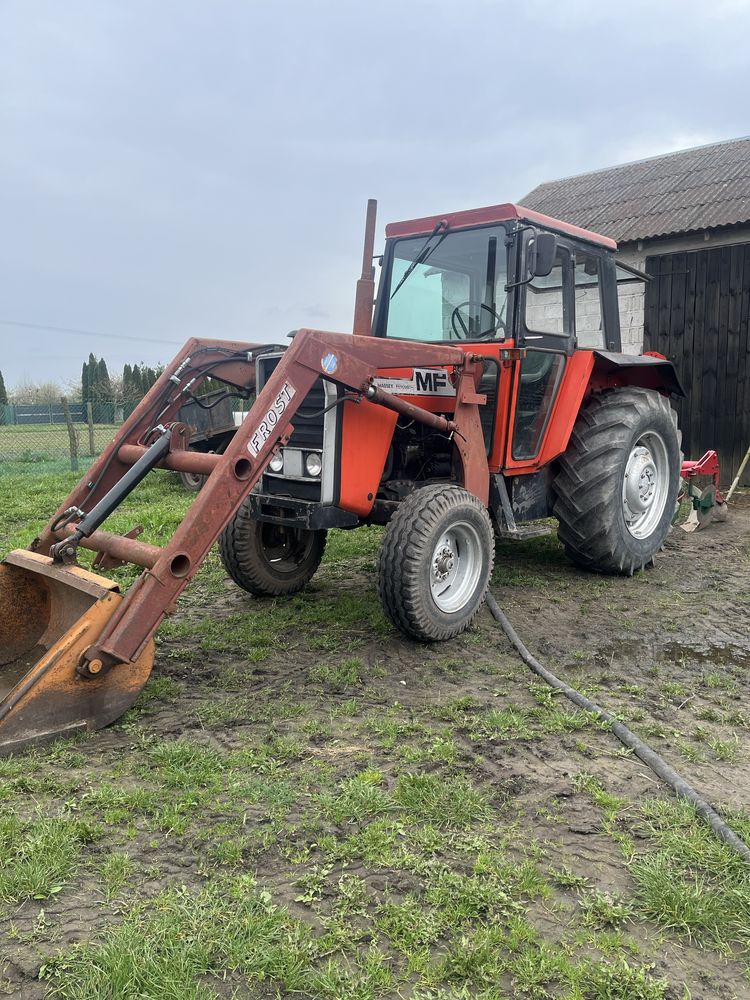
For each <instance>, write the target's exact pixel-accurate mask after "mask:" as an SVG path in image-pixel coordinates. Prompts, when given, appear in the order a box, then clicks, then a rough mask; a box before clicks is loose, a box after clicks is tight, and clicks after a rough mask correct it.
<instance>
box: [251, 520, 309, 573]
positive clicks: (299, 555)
mask: <svg viewBox="0 0 750 1000" xmlns="http://www.w3.org/2000/svg"><path fill="white" fill-rule="evenodd" d="M261 542H262V551H263V555H264V557H265V560H266V562H267V564H268V565H269V566H270V567H271V568H272V569H273V570H274V572H275V573H278V574H287V573H294V572H295V571H296V570H297V569H298V568H299V566H300V564H301V563H303V562H304V561H305V560H306V559H307V558H308V557H309V555H310V552H311V550H312V547H313V543H314V538H313V534H312V532H311V531H305V530H304V529H299V528H287V527H281V526H279V525H276V524H271V523H268V522H263V523H262V526H261Z"/></svg>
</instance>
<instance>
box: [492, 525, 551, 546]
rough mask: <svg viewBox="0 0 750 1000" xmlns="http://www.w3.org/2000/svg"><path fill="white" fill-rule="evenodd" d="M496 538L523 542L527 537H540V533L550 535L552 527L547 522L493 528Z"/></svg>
mask: <svg viewBox="0 0 750 1000" xmlns="http://www.w3.org/2000/svg"><path fill="white" fill-rule="evenodd" d="M495 532H496V534H497V537H498V538H502V539H506V538H510V539H514V540H515V541H517V542H524V541H526V539H527V538H541V537H542V535H551V534H552V528H550V526H549V525H548V524H523V525H520V526H519V525H517V524H516V525H515V526H514V527H513V528H501V527H500V526H499V525H498V526H497V527H496V528H495Z"/></svg>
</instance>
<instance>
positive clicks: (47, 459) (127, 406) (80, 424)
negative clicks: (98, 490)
mask: <svg viewBox="0 0 750 1000" xmlns="http://www.w3.org/2000/svg"><path fill="white" fill-rule="evenodd" d="M136 405H137V403H134V402H133V403H121V402H115V401H113V400H97V401H96V402H92V403H89V404H85V403H80V402H67V401H66V402H65V403H63V402H62V400H61V401H59V402H57V403H14V404H11V405H7V406H0V468H1V469H2V471H3V472H4V473H6V474H9V475H10V474H15V475H18V474H23V473H38V472H62V471H65V470H67V469H73V470H74V471H78V470H84V469H86V468H88V466H89V465H91V463H92V462H93V461H94V459H95V458H96V456H97V455H99V454H100V453H101V452H102V451H103V449H104V448H105V447H106V446H107V444H108V443H109V442H110V441H111V440H112V438H113V437H114V435H115V434H116V432H117V428H118V427H119V426H120V424H122V422H123V421H124V420H125V419H126V418H127V417H128V416H130V414H131V413H132V411H133V409H134V408H135V406H136Z"/></svg>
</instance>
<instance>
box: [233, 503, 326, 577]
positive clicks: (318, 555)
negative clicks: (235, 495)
mask: <svg viewBox="0 0 750 1000" xmlns="http://www.w3.org/2000/svg"><path fill="white" fill-rule="evenodd" d="M326 535H327V532H325V531H310V530H308V529H306V528H293V527H290V526H287V525H283V524H272V523H270V522H268V521H259V520H257V518H255V517H253V515H252V514H251V513H250V511H249V510H248V509H247V507H246V506H245V505H243V506H242V507H240V509H239V511H238V512H237V514H236V515H235V518H234V520H232V521H230V522H229V524H228V525H227V527H226V528H225V529H224V531H223V532H222V535H221V538H220V539H219V554H220V556H221V561H222V563H223V564H224V569H225V570H226V571H227V573H228V574H229V575H230V576H231V578H232V579H233V580H234V582H235V583H236V584H237V585H238V586H240V587H242V589H243V590H247V591H248V593H250V594H255V595H256V596H257V597H281V596H283V595H286V594H296V593H297V591H298V590H302V588H303V587H305V586H306V585H307V584H308V583H309V582H310V580H312V578H313V576H314V575H315V571H316V570H317V568H318V566H319V565H320V560H321V559H322V558H323V552H324V550H325V547H326Z"/></svg>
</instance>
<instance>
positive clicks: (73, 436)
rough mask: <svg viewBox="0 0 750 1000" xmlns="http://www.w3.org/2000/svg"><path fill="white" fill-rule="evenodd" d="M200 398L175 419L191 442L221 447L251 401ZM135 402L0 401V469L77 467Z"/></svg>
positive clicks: (222, 395)
mask: <svg viewBox="0 0 750 1000" xmlns="http://www.w3.org/2000/svg"><path fill="white" fill-rule="evenodd" d="M201 403H202V404H203V405H201ZM201 403H198V402H189V403H187V404H186V405H184V406H183V407H182V408H181V409H180V411H179V413H178V415H177V419H178V420H180V421H181V422H183V423H185V424H187V425H188V426H189V427H190V431H191V439H190V440H191V444H192V446H193V447H196V448H198V449H199V450H202V451H213V450H216V451H221V450H223V446H224V445H225V444H226V442H227V439H228V438H229V437H231V435H232V434H233V433H234V430H235V428H236V427H237V425H238V424H239V423H240V421H241V420H242V417H243V416H244V413H245V412H246V411H247V410H248V409H249V407H250V406H251V401H250V400H238V399H233V398H228V397H227V394H226V392H225V391H224V390H223V389H221V390H218V391H214V392H211V393H209V394H208V395H206V396H204V397H203V398H202V400H201ZM206 404H208V405H206ZM137 405H138V401H135V402H121V401H114V400H97V401H95V402H90V403H81V402H75V401H70V400H67V399H61V400H60V401H58V402H57V403H15V404H12V405H6V406H2V405H0V473H2V474H6V475H23V474H25V473H40V472H64V471H66V470H70V469H72V470H73V471H76V472H78V471H81V472H83V471H85V470H86V469H87V468H88V467H89V466H90V465H91V463H92V462H93V461H94V459H95V458H96V457H97V455H100V454H101V453H102V451H103V450H104V449H105V448H106V446H107V445H108V444H109V442H110V441H111V440H112V438H113V437H114V436H115V434H116V433H117V430H118V428H119V427H120V426H121V425H122V423H123V421H125V420H127V418H128V417H129V416H130V414H131V413H132V412H133V410H134V409H135V407H136V406H137Z"/></svg>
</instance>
